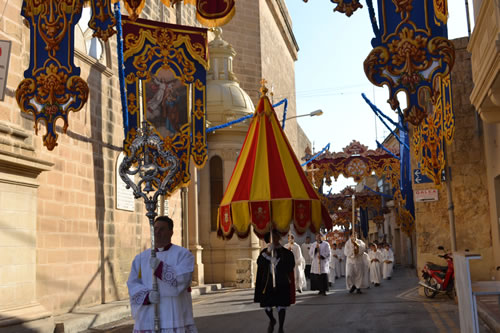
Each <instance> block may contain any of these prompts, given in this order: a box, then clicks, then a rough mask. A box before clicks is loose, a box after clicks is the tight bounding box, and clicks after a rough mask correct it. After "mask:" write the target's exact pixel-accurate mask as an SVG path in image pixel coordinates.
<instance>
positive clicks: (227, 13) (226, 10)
mask: <svg viewBox="0 0 500 333" xmlns="http://www.w3.org/2000/svg"><path fill="white" fill-rule="evenodd" d="M181 1H182V0H162V2H163V3H164V4H165V6H173V5H175V4H176V3H180V2H181ZM123 2H124V3H125V8H126V9H127V11H128V12H129V14H130V19H131V20H133V21H135V20H136V19H137V18H138V17H139V15H140V14H141V12H142V10H143V9H144V6H145V4H146V0H124V1H123ZM184 4H185V5H195V6H196V19H197V20H198V22H200V23H201V24H203V25H204V26H206V27H220V26H222V25H224V24H226V23H228V22H229V21H231V19H232V18H233V16H234V13H235V10H236V9H235V0H184Z"/></svg>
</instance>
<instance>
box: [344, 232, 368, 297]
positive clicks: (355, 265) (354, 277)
mask: <svg viewBox="0 0 500 333" xmlns="http://www.w3.org/2000/svg"><path fill="white" fill-rule="evenodd" d="M356 244H357V245H358V246H359V251H358V254H355V253H354V245H353V244H352V242H351V239H349V240H348V241H347V242H346V244H345V248H344V254H345V256H346V259H347V260H346V278H345V282H346V286H347V289H351V287H352V286H356V288H363V287H365V282H364V281H363V278H364V276H363V275H364V274H365V266H366V264H365V258H364V255H363V254H364V252H365V243H364V242H363V241H362V240H360V239H357V240H356Z"/></svg>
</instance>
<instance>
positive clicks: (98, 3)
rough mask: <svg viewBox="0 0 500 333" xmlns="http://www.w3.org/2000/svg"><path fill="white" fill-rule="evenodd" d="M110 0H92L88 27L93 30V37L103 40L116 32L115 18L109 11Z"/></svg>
mask: <svg viewBox="0 0 500 333" xmlns="http://www.w3.org/2000/svg"><path fill="white" fill-rule="evenodd" d="M111 1H112V0H92V1H90V5H91V7H92V16H91V17H90V21H89V27H90V28H91V29H92V30H94V33H93V34H92V36H93V37H97V38H100V39H102V40H103V41H104V42H106V41H107V40H108V38H109V37H111V36H113V35H114V34H115V33H116V30H115V29H114V27H115V26H116V19H115V16H114V15H113V13H112V11H111Z"/></svg>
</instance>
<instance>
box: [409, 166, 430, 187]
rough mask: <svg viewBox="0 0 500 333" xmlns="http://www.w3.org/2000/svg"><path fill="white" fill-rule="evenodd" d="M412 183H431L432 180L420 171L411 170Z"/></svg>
mask: <svg viewBox="0 0 500 333" xmlns="http://www.w3.org/2000/svg"><path fill="white" fill-rule="evenodd" d="M413 181H414V182H415V184H425V183H432V179H430V178H429V177H427V176H426V175H424V174H422V171H420V169H413Z"/></svg>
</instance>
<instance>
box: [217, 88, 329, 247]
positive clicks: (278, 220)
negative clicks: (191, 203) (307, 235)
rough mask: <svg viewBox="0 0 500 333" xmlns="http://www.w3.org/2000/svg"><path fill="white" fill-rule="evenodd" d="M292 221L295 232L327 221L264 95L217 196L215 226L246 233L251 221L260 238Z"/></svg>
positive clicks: (225, 232)
mask: <svg viewBox="0 0 500 333" xmlns="http://www.w3.org/2000/svg"><path fill="white" fill-rule="evenodd" d="M264 89H265V88H264ZM292 221H293V224H294V226H295V230H296V231H297V232H298V233H299V234H302V233H304V232H305V231H306V230H307V229H308V228H309V229H310V230H311V231H313V232H316V231H319V228H320V226H321V224H322V223H324V224H325V226H326V227H327V228H331V226H332V220H331V218H330V215H329V214H328V212H327V210H326V209H325V208H324V206H323V205H322V203H321V201H320V198H319V196H318V194H317V192H316V190H315V189H314V188H313V187H312V185H311V183H310V182H309V180H308V179H307V178H306V175H305V173H304V171H303V170H302V167H301V166H300V164H299V161H298V160H297V157H296V156H295V154H294V152H293V150H292V147H291V146H290V143H289V142H288V139H287V137H286V136H285V133H284V132H283V130H282V128H281V126H280V124H279V121H278V118H277V117H276V113H275V111H274V109H273V107H272V106H271V103H270V102H269V99H268V97H267V96H265V94H263V96H262V97H261V98H260V101H259V104H258V106H257V108H256V110H255V114H254V116H253V118H252V122H251V123H250V126H249V128H248V133H247V136H246V138H245V142H244V143H243V147H242V148H241V152H240V155H239V157H238V160H237V161H236V166H235V168H234V170H233V174H232V176H231V180H230V181H229V184H228V186H227V188H226V193H225V194H224V197H223V198H222V201H221V204H220V207H219V216H218V219H217V231H218V234H219V236H222V237H223V238H231V237H232V235H233V233H234V232H236V234H237V235H238V236H239V237H246V236H248V233H249V231H250V225H253V226H254V231H255V233H256V234H257V235H258V236H260V237H263V236H264V235H265V234H267V233H268V232H269V231H270V230H271V228H274V229H277V230H278V231H279V232H281V233H286V232H288V230H289V228H290V224H291V222H292Z"/></svg>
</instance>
